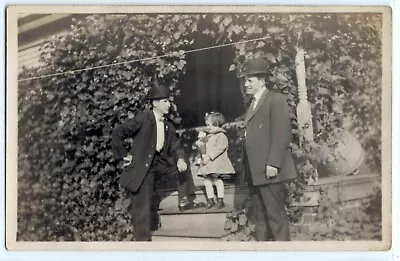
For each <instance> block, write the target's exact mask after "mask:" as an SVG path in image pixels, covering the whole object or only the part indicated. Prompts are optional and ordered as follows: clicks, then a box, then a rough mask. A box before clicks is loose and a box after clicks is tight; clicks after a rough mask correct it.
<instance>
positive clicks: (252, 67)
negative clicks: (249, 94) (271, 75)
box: [242, 57, 268, 77]
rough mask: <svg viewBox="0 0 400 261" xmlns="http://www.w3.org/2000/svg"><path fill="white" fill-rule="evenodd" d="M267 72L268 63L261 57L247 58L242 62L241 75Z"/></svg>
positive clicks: (264, 73) (247, 75)
mask: <svg viewBox="0 0 400 261" xmlns="http://www.w3.org/2000/svg"><path fill="white" fill-rule="evenodd" d="M266 74H268V63H267V61H266V60H264V59H263V58H261V57H258V58H253V59H250V60H247V61H246V62H245V63H244V64H243V72H242V76H243V77H249V76H255V75H266Z"/></svg>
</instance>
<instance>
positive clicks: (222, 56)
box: [176, 30, 244, 128]
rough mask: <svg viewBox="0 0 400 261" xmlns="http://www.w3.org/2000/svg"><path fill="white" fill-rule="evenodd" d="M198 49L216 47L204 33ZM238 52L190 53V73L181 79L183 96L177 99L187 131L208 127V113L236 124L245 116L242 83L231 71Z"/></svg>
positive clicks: (199, 35) (196, 46)
mask: <svg viewBox="0 0 400 261" xmlns="http://www.w3.org/2000/svg"><path fill="white" fill-rule="evenodd" d="M201 31H202V30H199V33H198V36H197V37H196V39H195V46H194V48H196V49H197V48H204V47H209V46H213V45H214V43H213V39H212V37H209V36H207V35H204V34H202V33H201ZM234 56H235V52H234V49H233V47H232V46H228V47H222V48H215V49H209V50H204V51H200V52H194V53H188V54H187V59H186V61H187V64H186V68H187V71H186V74H185V75H184V76H183V77H182V78H181V79H180V81H179V83H178V88H179V90H181V95H180V96H179V97H178V98H177V99H176V104H177V106H178V110H179V113H180V115H181V117H182V122H181V124H182V125H181V126H182V127H184V128H187V127H195V126H202V125H204V114H205V113H206V112H210V111H219V112H221V113H223V115H224V116H225V119H226V121H228V122H229V121H234V120H235V119H236V118H237V117H239V116H240V115H242V114H243V113H244V106H243V99H242V94H241V90H240V85H239V80H238V79H237V76H236V72H235V71H229V67H230V66H231V64H232V63H233V59H234Z"/></svg>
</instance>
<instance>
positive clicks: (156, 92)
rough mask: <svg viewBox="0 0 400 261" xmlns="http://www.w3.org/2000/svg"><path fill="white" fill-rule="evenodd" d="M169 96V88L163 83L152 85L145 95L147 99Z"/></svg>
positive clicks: (159, 98)
mask: <svg viewBox="0 0 400 261" xmlns="http://www.w3.org/2000/svg"><path fill="white" fill-rule="evenodd" d="M169 96H170V91H169V88H168V87H167V86H165V85H156V86H153V87H152V88H151V89H150V91H149V94H148V96H147V99H148V100H161V99H168V98H169Z"/></svg>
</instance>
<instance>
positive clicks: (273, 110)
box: [245, 90, 297, 186]
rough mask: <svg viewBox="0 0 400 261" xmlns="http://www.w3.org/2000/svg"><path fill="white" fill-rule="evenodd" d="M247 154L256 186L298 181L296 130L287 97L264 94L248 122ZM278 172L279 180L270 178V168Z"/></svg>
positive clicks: (246, 123) (250, 109) (266, 92)
mask: <svg viewBox="0 0 400 261" xmlns="http://www.w3.org/2000/svg"><path fill="white" fill-rule="evenodd" d="M245 128H246V143H245V148H246V153H247V158H248V162H249V168H250V172H251V177H252V181H253V185H255V186H259V185H265V184H271V183H277V182H282V181H286V180H290V179H294V178H296V177H297V171H296V169H295V166H294V163H293V159H292V156H291V151H290V147H289V146H290V142H291V139H292V131H291V130H292V129H291V123H290V114H289V106H288V104H287V100H286V97H285V96H284V95H283V94H280V93H276V92H273V91H268V90H266V91H264V93H263V95H262V96H261V97H260V100H259V102H258V103H257V105H256V107H255V108H254V110H252V108H249V110H248V112H247V115H246V120H245ZM267 165H270V166H273V167H276V168H278V175H277V177H276V178H272V179H267V178H266V166H267Z"/></svg>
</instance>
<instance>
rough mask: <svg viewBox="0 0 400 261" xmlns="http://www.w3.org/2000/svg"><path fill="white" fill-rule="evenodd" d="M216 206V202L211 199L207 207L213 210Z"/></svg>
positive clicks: (208, 200)
mask: <svg viewBox="0 0 400 261" xmlns="http://www.w3.org/2000/svg"><path fill="white" fill-rule="evenodd" d="M214 206H215V201H214V199H213V198H209V199H207V205H206V209H209V208H212V207H214Z"/></svg>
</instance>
